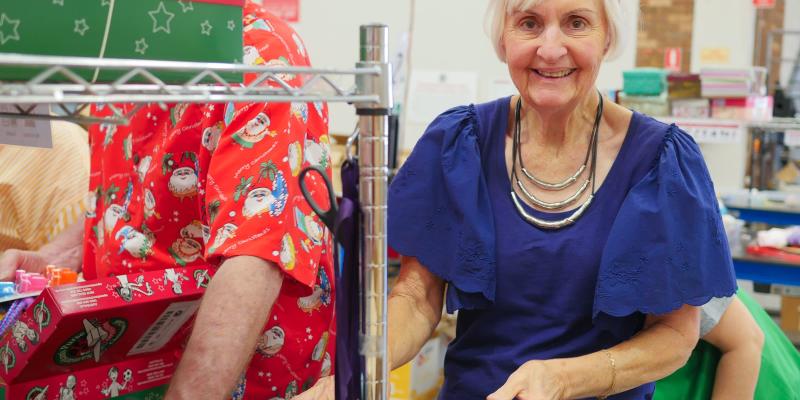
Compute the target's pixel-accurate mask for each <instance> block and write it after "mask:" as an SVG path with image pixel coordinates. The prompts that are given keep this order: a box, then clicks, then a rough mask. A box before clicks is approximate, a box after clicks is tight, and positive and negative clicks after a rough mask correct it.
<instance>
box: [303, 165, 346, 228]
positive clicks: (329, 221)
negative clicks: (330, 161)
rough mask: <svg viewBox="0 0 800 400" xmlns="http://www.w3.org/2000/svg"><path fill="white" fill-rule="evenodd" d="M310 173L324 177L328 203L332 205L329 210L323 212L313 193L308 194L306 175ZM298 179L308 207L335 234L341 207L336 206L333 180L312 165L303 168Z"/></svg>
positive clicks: (323, 171)
mask: <svg viewBox="0 0 800 400" xmlns="http://www.w3.org/2000/svg"><path fill="white" fill-rule="evenodd" d="M309 172H316V173H317V174H318V175H319V176H321V177H322V181H323V182H325V188H326V190H327V191H328V202H329V204H330V206H329V207H328V210H325V211H323V210H322V208H321V207H320V206H319V205H318V204H317V202H316V201H314V198H313V197H312V196H311V193H309V192H308V188H306V174H307V173H309ZM298 179H299V180H300V192H301V193H303V197H305V199H306V201H307V202H308V205H310V206H311V209H312V210H314V213H316V214H317V215H318V216H319V218H320V219H321V220H322V223H323V224H325V226H327V227H328V229H329V230H330V231H331V233H334V234H335V233H336V217H337V216H338V215H339V206H338V205H337V204H336V194H335V193H334V192H333V184H331V179H330V178H329V177H328V173H327V172H326V171H325V170H324V169H322V168H321V167H318V166H315V165H312V166H310V167H306V168H303V170H302V171H300V176H299V177H298Z"/></svg>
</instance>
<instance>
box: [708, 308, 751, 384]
mask: <svg viewBox="0 0 800 400" xmlns="http://www.w3.org/2000/svg"><path fill="white" fill-rule="evenodd" d="M703 340H705V341H706V342H708V343H711V344H712V345H713V346H715V347H716V348H717V349H719V351H720V352H722V357H721V358H720V360H719V364H717V374H716V377H715V380H714V392H713V395H712V397H711V398H712V399H752V398H753V394H754V393H755V390H756V384H757V383H758V372H759V369H760V368H761V351H762V347H763V346H764V333H763V332H762V331H761V328H760V327H759V326H758V324H757V323H756V321H755V320H754V319H753V316H752V315H751V314H750V311H748V310H747V307H745V305H744V304H743V303H742V302H741V300H739V298H738V297H735V296H734V298H733V301H731V304H730V305H729V306H728V309H727V310H725V313H724V314H723V315H722V318H721V319H720V321H719V323H718V324H717V326H715V327H714V329H712V330H711V332H709V333H708V334H707V335H706V336H704V337H703Z"/></svg>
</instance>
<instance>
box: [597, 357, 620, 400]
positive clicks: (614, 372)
mask: <svg viewBox="0 0 800 400" xmlns="http://www.w3.org/2000/svg"><path fill="white" fill-rule="evenodd" d="M603 353H605V354H606V356H607V357H608V362H609V363H611V384H610V385H608V389H606V391H605V393H604V394H603V395H601V396H598V397H597V398H598V399H599V400H605V399H607V398H608V396H610V395H611V393H612V392H613V391H614V383H615V381H616V379H617V362H616V361H614V356H613V355H611V352H610V351H608V349H603Z"/></svg>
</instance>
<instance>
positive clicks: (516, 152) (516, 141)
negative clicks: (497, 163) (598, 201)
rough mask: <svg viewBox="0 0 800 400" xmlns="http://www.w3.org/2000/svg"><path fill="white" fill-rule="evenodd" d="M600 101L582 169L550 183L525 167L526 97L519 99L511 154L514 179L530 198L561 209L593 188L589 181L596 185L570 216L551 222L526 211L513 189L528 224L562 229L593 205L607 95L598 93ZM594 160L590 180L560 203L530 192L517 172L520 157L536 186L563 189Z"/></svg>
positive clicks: (549, 208) (518, 208)
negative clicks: (523, 122)
mask: <svg viewBox="0 0 800 400" xmlns="http://www.w3.org/2000/svg"><path fill="white" fill-rule="evenodd" d="M598 96H599V99H600V100H599V102H598V104H597V111H596V113H595V119H594V125H593V126H592V134H591V137H590V139H589V146H588V148H587V149H586V157H584V160H583V164H582V165H581V166H580V167H579V168H578V171H577V172H575V173H574V174H572V176H570V177H569V178H567V179H566V180H564V181H562V182H558V183H549V182H546V181H543V180H541V179H538V178H536V177H535V176H534V175H533V174H531V173H530V172H528V171H527V170H526V169H525V165H524V164H523V161H522V149H521V146H520V136H521V130H522V128H521V124H520V111H521V108H522V99H521V98H520V99H518V100H517V104H516V108H515V110H514V136H513V138H512V149H511V153H512V155H511V157H512V166H511V181H512V182H513V183H515V184H516V186H517V187H518V188H519V189H520V191H521V192H522V193H523V194H524V195H525V197H527V198H528V199H529V200H530V201H531V202H532V203H533V204H535V205H537V206H539V207H542V208H544V209H547V210H560V209H563V208H566V207H568V206H569V205H570V204H573V203H574V202H575V201H577V200H578V198H580V196H581V195H582V194H583V192H584V191H586V189H587V188H588V187H589V183H591V184H592V192H591V194H590V195H589V197H588V198H587V199H586V201H585V202H584V203H583V204H582V205H581V206H580V207H579V208H578V209H577V210H575V212H573V213H572V214H571V215H570V216H568V217H566V218H564V219H561V220H557V221H547V220H543V219H540V218H536V217H534V216H533V215H530V214H528V212H527V211H525V208H524V207H523V206H522V203H521V202H520V200H519V198H518V197H517V193H516V190H515V189H514V188H513V186H512V188H511V200H512V201H513V202H514V206H515V207H516V209H517V212H519V214H520V215H521V216H522V218H523V219H525V221H527V222H528V223H530V224H532V225H534V226H537V227H539V228H542V229H559V228H563V227H565V226H569V225H572V224H573V223H575V221H577V220H578V218H580V217H581V216H582V215H583V213H584V212H585V211H586V209H588V208H589V205H590V204H591V203H592V200H593V199H594V195H595V173H596V169H597V142H598V137H597V136H598V131H599V130H600V129H599V128H600V120H601V118H602V116H603V96H602V95H600V94H599V93H598ZM590 159H591V165H590V169H589V176H588V177H587V178H586V180H585V181H584V182H583V184H581V186H580V187H579V188H578V190H577V191H576V192H575V193H573V194H572V195H570V196H569V197H567V198H566V199H564V200H561V201H557V202H546V201H543V200H541V199H539V198H537V197H536V196H534V195H533V194H532V193H530V192H529V191H528V190H527V189H526V188H525V185H524V184H523V183H522V181H521V180H520V179H519V175H518V174H517V161H518V160H519V164H520V169H521V171H522V172H523V174H524V176H525V177H526V178H528V180H529V181H530V182H532V183H533V184H534V185H536V186H538V187H540V188H542V189H545V190H552V191H556V190H561V189H565V188H568V187H570V186H572V185H573V184H575V183H576V182H577V180H578V177H579V176H580V175H581V174H582V173H583V171H585V170H586V167H587V165H589V161H590Z"/></svg>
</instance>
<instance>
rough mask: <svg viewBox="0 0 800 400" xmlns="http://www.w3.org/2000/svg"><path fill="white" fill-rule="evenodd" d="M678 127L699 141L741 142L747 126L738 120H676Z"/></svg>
mask: <svg viewBox="0 0 800 400" xmlns="http://www.w3.org/2000/svg"><path fill="white" fill-rule="evenodd" d="M674 122H675V123H676V124H677V125H678V127H680V128H681V129H683V130H684V131H686V133H688V134H689V135H691V136H692V137H693V138H694V140H695V142H697V143H739V142H741V141H742V140H743V139H744V137H745V126H744V124H741V123H739V122H736V121H730V122H726V121H720V122H715V121H702V120H675V121H674Z"/></svg>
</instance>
